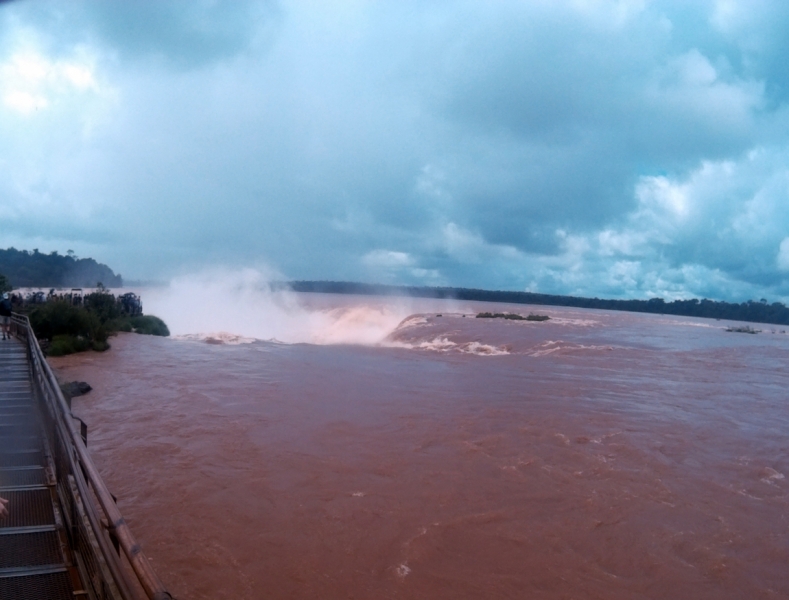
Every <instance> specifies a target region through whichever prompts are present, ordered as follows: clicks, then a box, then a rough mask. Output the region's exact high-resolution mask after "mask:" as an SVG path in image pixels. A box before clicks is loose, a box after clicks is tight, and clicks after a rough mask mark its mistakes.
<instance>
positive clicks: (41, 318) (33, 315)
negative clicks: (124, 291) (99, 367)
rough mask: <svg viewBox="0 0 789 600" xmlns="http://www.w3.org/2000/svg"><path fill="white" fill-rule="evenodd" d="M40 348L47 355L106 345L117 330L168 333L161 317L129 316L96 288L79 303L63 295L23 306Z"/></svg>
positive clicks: (97, 349)
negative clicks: (40, 302)
mask: <svg viewBox="0 0 789 600" xmlns="http://www.w3.org/2000/svg"><path fill="white" fill-rule="evenodd" d="M22 312H27V314H28V318H29V319H30V325H31V327H32V328H33V332H34V333H35V334H36V338H38V340H39V343H41V347H42V349H43V350H44V351H45V352H46V353H47V354H49V355H50V356H63V355H65V354H73V353H74V352H83V351H85V350H95V351H97V352H103V351H104V350H108V349H109V347H110V344H109V338H110V336H112V335H113V334H115V333H117V332H119V331H128V332H134V333H141V334H146V335H159V336H165V337H166V336H168V335H170V331H169V330H168V329H167V325H165V323H164V321H162V320H161V319H160V318H158V317H155V316H153V315H137V316H131V315H129V314H127V313H125V312H124V311H123V308H122V305H121V304H120V303H119V302H118V300H117V299H116V298H115V296H113V295H112V294H110V293H108V292H106V291H103V290H98V291H96V292H94V293H92V294H87V295H86V296H85V297H84V299H83V301H82V304H81V305H79V306H77V305H74V304H73V302H72V301H71V300H68V299H63V298H54V299H50V300H48V301H47V302H44V303H43V304H39V305H34V306H33V307H32V308H31V307H28V308H27V310H25V309H24V308H23V309H22Z"/></svg>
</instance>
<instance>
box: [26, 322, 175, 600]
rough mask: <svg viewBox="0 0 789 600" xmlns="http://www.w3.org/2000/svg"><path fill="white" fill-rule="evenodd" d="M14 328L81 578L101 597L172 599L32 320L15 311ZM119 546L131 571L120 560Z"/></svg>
mask: <svg viewBox="0 0 789 600" xmlns="http://www.w3.org/2000/svg"><path fill="white" fill-rule="evenodd" d="M11 329H12V332H13V333H15V334H16V336H17V337H19V338H22V339H24V340H25V341H26V343H27V354H28V358H29V360H30V365H31V370H32V376H33V381H34V384H35V388H36V392H37V393H38V396H39V402H40V408H41V412H42V413H43V414H42V416H43V417H44V422H45V429H46V440H47V444H48V446H49V447H48V451H49V453H51V456H52V459H53V462H54V467H55V469H54V471H55V473H54V475H55V481H56V487H57V492H58V498H59V500H60V502H61V504H62V507H61V509H62V512H63V516H64V517H65V520H66V522H67V525H68V526H69V529H70V531H69V536H70V541H71V544H72V547H73V549H74V551H75V554H76V555H77V562H78V566H79V568H80V571H81V572H82V573H81V574H82V576H83V579H84V580H85V581H84V582H83V583H84V584H85V585H86V586H90V587H91V588H92V590H93V592H94V595H95V597H96V598H99V599H102V600H103V599H105V598H106V599H112V600H116V599H117V600H143V599H144V598H147V599H148V600H171V599H172V596H171V595H170V594H169V593H168V592H167V590H166V589H165V587H164V584H163V583H162V582H161V580H160V579H159V577H158V576H157V575H156V573H155V572H154V570H153V568H152V567H151V565H150V563H149V562H148V559H147V558H146V556H145V554H143V552H142V549H141V548H140V545H139V544H138V543H137V541H136V539H135V538H134V535H133V534H132V532H131V530H130V529H129V526H128V525H127V524H126V522H125V521H124V519H123V516H122V515H121V513H120V511H119V510H118V507H117V506H116V504H115V500H114V498H113V496H112V494H110V492H109V490H108V489H107V486H106V485H105V483H104V481H103V480H102V478H101V475H100V474H99V472H98V469H96V466H95V465H94V464H93V460H92V459H91V457H90V454H89V453H88V448H87V446H86V441H85V439H83V435H82V433H81V432H80V429H79V427H78V426H77V424H75V420H77V417H75V416H74V415H73V414H72V413H71V406H70V403H69V402H67V401H66V399H65V397H64V396H63V393H62V392H61V390H60V386H59V385H58V382H57V379H56V378H55V375H54V374H53V373H52V369H51V368H50V367H49V364H48V363H47V361H46V359H45V358H44V353H43V352H42V351H41V347H40V346H39V345H38V340H36V336H35V334H34V333H33V329H32V327H31V326H30V321H29V320H28V318H27V317H26V316H24V315H19V314H16V313H14V315H13V316H12V318H11ZM120 550H123V555H124V556H125V557H126V559H127V561H128V564H129V565H130V566H131V571H132V572H131V573H130V572H129V569H128V568H127V566H126V565H125V564H123V562H122V561H121V556H120ZM141 591H142V592H144V594H145V595H144V596H143V595H142V594H141Z"/></svg>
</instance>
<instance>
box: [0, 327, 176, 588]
mask: <svg viewBox="0 0 789 600" xmlns="http://www.w3.org/2000/svg"><path fill="white" fill-rule="evenodd" d="M11 327H12V331H13V333H14V336H12V338H11V339H7V340H0V497H2V498H5V499H7V500H8V507H7V508H8V515H7V516H5V517H2V518H0V598H2V599H8V600H12V599H13V600H61V599H63V600H66V599H72V600H73V599H79V598H84V599H86V600H110V599H111V600H145V599H148V600H168V599H171V598H172V596H171V595H170V594H169V593H168V592H167V591H166V590H165V588H164V585H163V584H162V583H161V581H160V580H159V578H158V577H157V575H156V573H154V571H153V569H152V568H151V566H150V564H149V563H148V560H147V559H146V557H145V555H144V554H143V552H142V550H141V548H140V546H139V545H138V544H137V542H136V541H135V539H134V537H133V535H132V534H131V531H130V530H129V528H128V525H127V524H126V523H125V521H124V519H123V517H122V516H121V514H120V512H119V511H118V509H117V507H116V506H115V499H114V497H113V496H112V495H111V494H110V493H109V491H108V490H107V488H106V486H105V485H104V482H103V481H102V480H101V477H100V476H99V474H98V471H97V470H96V468H95V466H94V465H93V462H92V461H91V459H90V455H89V454H88V452H87V427H86V426H85V424H84V423H82V422H81V421H79V419H77V418H76V417H74V416H73V415H72V414H71V407H70V402H69V401H68V400H67V399H66V398H65V397H64V396H63V394H62V393H61V391H60V388H59V387H58V385H57V381H56V380H55V377H54V375H53V374H52V371H51V370H50V368H49V365H48V364H47V363H46V360H45V359H44V356H43V354H42V352H41V349H40V348H39V346H38V342H37V341H36V338H35V336H34V335H33V333H32V330H31V329H30V325H29V323H28V321H27V318H25V317H23V316H18V315H15V316H14V317H13V320H12V325H11Z"/></svg>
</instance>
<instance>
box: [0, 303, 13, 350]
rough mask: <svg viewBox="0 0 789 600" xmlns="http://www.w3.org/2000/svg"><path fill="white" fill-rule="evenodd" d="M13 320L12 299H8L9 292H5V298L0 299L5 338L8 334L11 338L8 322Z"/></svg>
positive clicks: (0, 323)
mask: <svg viewBox="0 0 789 600" xmlns="http://www.w3.org/2000/svg"><path fill="white" fill-rule="evenodd" d="M10 320H11V301H10V300H9V299H8V292H6V293H5V294H3V299H2V300H0V327H2V329H3V339H5V338H6V336H8V338H9V339H10V338H11V332H10V331H9V329H8V324H9V322H10Z"/></svg>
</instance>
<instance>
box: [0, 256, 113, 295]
mask: <svg viewBox="0 0 789 600" xmlns="http://www.w3.org/2000/svg"><path fill="white" fill-rule="evenodd" d="M0 274H2V275H3V276H4V277H5V279H6V281H7V283H8V284H10V285H11V286H13V287H14V288H20V287H44V288H45V287H96V284H98V283H102V284H104V285H105V286H106V287H121V286H122V285H123V279H122V278H121V276H120V275H116V274H115V273H113V271H112V269H110V268H109V267H108V266H107V265H103V264H101V263H97V262H96V261H95V260H93V259H92V258H77V257H76V256H75V255H74V253H73V252H71V251H69V252H68V253H67V254H66V255H61V254H58V253H57V252H52V253H50V254H43V253H41V252H39V251H38V250H37V249H36V250H33V251H32V252H30V251H27V250H17V249H16V248H8V249H7V250H0Z"/></svg>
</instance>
